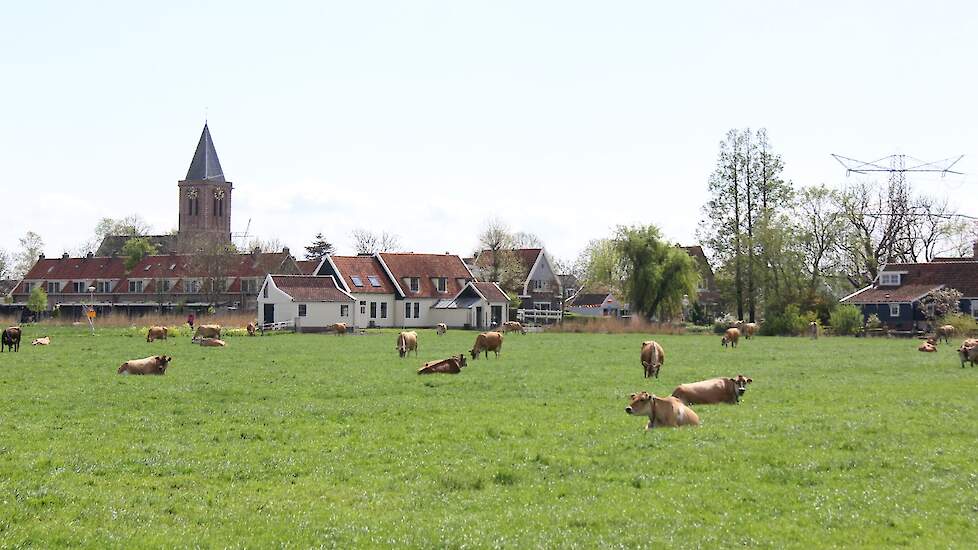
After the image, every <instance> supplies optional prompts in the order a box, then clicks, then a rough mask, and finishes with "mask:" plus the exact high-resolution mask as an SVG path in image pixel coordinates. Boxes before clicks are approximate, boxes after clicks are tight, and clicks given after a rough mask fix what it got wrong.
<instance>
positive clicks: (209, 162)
mask: <svg viewBox="0 0 978 550" xmlns="http://www.w3.org/2000/svg"><path fill="white" fill-rule="evenodd" d="M186 179H187V180H206V181H216V182H221V183H223V182H224V171H223V170H221V161H219V160H217V150H215V149H214V140H212V139H211V131H210V130H209V129H207V123H206V122H204V131H203V132H201V134H200V141H199V142H197V150H196V151H195V152H194V160H192V161H190V169H189V170H187V177H186Z"/></svg>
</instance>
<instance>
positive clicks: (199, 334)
mask: <svg viewBox="0 0 978 550" xmlns="http://www.w3.org/2000/svg"><path fill="white" fill-rule="evenodd" d="M220 337H221V325H200V326H198V327H197V330H195V331H194V336H193V338H192V340H194V341H197V340H200V339H201V338H220Z"/></svg>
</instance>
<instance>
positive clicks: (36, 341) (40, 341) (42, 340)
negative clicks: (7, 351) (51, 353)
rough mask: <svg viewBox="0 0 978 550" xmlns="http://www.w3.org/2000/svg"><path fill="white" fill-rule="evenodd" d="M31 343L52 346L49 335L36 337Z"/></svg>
mask: <svg viewBox="0 0 978 550" xmlns="http://www.w3.org/2000/svg"><path fill="white" fill-rule="evenodd" d="M31 345H32V346H50V345H51V338H49V337H47V336H42V337H40V338H35V339H34V341H33V342H31Z"/></svg>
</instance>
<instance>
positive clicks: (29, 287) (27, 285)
mask: <svg viewBox="0 0 978 550" xmlns="http://www.w3.org/2000/svg"><path fill="white" fill-rule="evenodd" d="M32 290H34V283H24V292H26V293H28V294H30V293H31V291H32Z"/></svg>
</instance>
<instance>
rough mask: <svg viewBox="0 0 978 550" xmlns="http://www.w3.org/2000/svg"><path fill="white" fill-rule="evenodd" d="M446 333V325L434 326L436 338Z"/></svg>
mask: <svg viewBox="0 0 978 550" xmlns="http://www.w3.org/2000/svg"><path fill="white" fill-rule="evenodd" d="M446 332H448V325H446V324H445V323H438V324H437V325H435V334H437V335H438V336H441V335H442V334H445V333H446Z"/></svg>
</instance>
